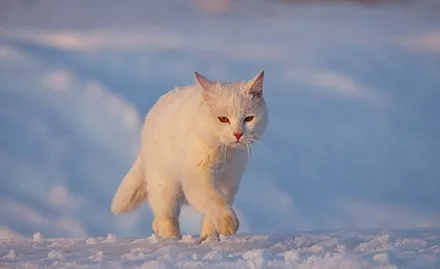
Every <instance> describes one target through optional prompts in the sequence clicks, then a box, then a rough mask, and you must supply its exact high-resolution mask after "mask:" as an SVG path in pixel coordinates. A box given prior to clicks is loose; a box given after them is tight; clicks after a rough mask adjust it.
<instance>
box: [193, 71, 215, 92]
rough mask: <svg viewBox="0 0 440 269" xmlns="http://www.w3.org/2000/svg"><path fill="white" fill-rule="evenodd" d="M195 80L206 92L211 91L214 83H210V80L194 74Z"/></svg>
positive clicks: (196, 73)
mask: <svg viewBox="0 0 440 269" xmlns="http://www.w3.org/2000/svg"><path fill="white" fill-rule="evenodd" d="M194 78H195V80H196V83H197V84H198V85H199V86H201V87H202V88H203V89H204V90H205V91H209V92H210V91H211V90H212V88H213V86H214V83H213V82H212V81H210V80H209V79H207V78H205V77H204V76H203V75H202V74H200V73H198V72H194Z"/></svg>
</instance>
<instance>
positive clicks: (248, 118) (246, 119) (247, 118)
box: [244, 116, 254, 122]
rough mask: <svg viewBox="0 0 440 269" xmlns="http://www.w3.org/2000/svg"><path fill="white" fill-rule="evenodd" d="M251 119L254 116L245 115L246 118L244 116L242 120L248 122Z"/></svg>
mask: <svg viewBox="0 0 440 269" xmlns="http://www.w3.org/2000/svg"><path fill="white" fill-rule="evenodd" d="M253 119H254V116H247V117H246V118H244V121H245V122H250V121H251V120H253Z"/></svg>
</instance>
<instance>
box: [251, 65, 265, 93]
mask: <svg viewBox="0 0 440 269" xmlns="http://www.w3.org/2000/svg"><path fill="white" fill-rule="evenodd" d="M263 79H264V70H262V71H261V72H260V73H258V74H257V75H256V76H255V77H253V78H252V79H251V80H249V82H248V84H249V85H250V87H249V93H250V94H251V95H253V96H255V97H258V98H261V97H262V96H263Z"/></svg>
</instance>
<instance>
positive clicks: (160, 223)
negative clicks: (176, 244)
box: [152, 218, 182, 239]
mask: <svg viewBox="0 0 440 269" xmlns="http://www.w3.org/2000/svg"><path fill="white" fill-rule="evenodd" d="M152 226H153V233H154V234H155V235H156V236H158V237H159V238H175V239H180V238H182V235H181V234H180V229H179V220H178V219H177V218H155V219H154V220H153V223H152Z"/></svg>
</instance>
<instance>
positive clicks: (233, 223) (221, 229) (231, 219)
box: [217, 209, 240, 235]
mask: <svg viewBox="0 0 440 269" xmlns="http://www.w3.org/2000/svg"><path fill="white" fill-rule="evenodd" d="M239 226H240V223H239V221H238V218H237V215H236V214H235V212H234V210H232V209H230V211H229V214H227V215H225V216H222V217H220V218H219V219H218V221H217V231H218V233H219V234H221V235H233V234H235V233H236V232H237V230H238V227H239Z"/></svg>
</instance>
